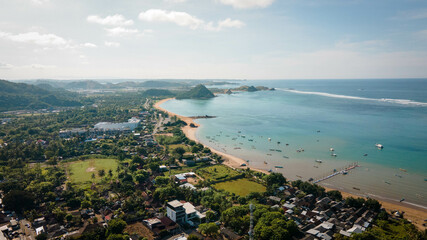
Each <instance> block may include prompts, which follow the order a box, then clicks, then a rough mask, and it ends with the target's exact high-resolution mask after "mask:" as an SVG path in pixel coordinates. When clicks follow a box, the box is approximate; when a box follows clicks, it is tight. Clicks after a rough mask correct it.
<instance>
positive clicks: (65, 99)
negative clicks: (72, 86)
mask: <svg viewBox="0 0 427 240" xmlns="http://www.w3.org/2000/svg"><path fill="white" fill-rule="evenodd" d="M73 96H74V95H73V94H71V93H69V92H67V91H55V92H52V91H49V90H46V89H42V88H40V87H37V86H34V85H29V84H25V83H13V82H9V81H5V80H0V111H11V110H21V109H42V108H49V107H73V106H79V105H80V103H79V102H77V101H75V100H72V97H73Z"/></svg>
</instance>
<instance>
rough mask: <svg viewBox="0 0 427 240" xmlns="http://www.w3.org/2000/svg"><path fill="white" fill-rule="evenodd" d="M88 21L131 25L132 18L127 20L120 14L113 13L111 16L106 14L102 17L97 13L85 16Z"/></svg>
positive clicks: (110, 24) (113, 24)
mask: <svg viewBox="0 0 427 240" xmlns="http://www.w3.org/2000/svg"><path fill="white" fill-rule="evenodd" d="M86 20H87V21H88V22H91V23H97V24H101V25H106V26H131V25H133V21H132V20H127V19H126V18H125V17H123V16H122V15H120V14H115V15H111V16H106V17H105V18H102V17H100V16H98V15H90V16H88V17H87V18H86Z"/></svg>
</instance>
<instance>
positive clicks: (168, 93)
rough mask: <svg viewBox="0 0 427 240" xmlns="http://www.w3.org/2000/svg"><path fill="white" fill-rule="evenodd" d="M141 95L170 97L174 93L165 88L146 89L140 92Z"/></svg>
mask: <svg viewBox="0 0 427 240" xmlns="http://www.w3.org/2000/svg"><path fill="white" fill-rule="evenodd" d="M142 95H143V96H146V97H172V96H175V94H174V93H172V92H171V91H169V90H166V89H148V90H147V91H144V92H143V93H142Z"/></svg>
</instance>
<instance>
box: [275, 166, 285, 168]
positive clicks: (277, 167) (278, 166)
mask: <svg viewBox="0 0 427 240" xmlns="http://www.w3.org/2000/svg"><path fill="white" fill-rule="evenodd" d="M274 167H275V168H283V167H282V166H274Z"/></svg>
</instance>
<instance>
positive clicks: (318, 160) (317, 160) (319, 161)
mask: <svg viewBox="0 0 427 240" xmlns="http://www.w3.org/2000/svg"><path fill="white" fill-rule="evenodd" d="M315 161H316V162H318V163H322V162H323V161H322V160H320V159H316V160H315Z"/></svg>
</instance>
